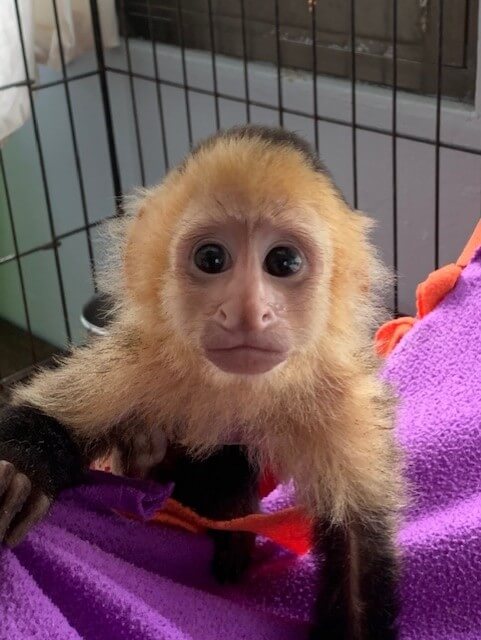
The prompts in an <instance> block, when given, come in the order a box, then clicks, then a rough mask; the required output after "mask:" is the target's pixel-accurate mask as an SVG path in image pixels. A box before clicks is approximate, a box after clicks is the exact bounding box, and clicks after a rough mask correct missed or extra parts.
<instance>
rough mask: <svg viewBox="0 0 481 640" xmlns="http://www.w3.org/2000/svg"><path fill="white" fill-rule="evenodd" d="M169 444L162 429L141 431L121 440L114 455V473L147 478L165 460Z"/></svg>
mask: <svg viewBox="0 0 481 640" xmlns="http://www.w3.org/2000/svg"><path fill="white" fill-rule="evenodd" d="M167 444H168V442H167V438H166V436H165V434H164V432H163V431H162V430H161V429H155V430H139V431H138V432H134V433H132V434H131V435H128V436H125V437H123V438H120V440H119V442H118V443H117V447H116V450H115V451H114V453H113V455H112V471H113V472H114V473H117V474H118V475H125V476H128V477H131V478H146V477H148V476H149V474H150V472H151V471H152V469H154V467H156V466H157V465H159V464H160V463H161V462H162V461H163V460H164V458H165V454H166V452H167Z"/></svg>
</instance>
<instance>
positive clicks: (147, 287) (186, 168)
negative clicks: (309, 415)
mask: <svg viewBox="0 0 481 640" xmlns="http://www.w3.org/2000/svg"><path fill="white" fill-rule="evenodd" d="M368 226H369V225H368V223H367V221H366V218H364V217H363V216H361V215H360V214H358V213H355V212H353V211H352V210H351V209H350V208H349V206H348V205H347V204H346V202H345V201H344V199H343V198H342V196H341V195H340V193H339V191H338V190H337V188H336V187H335V186H334V185H333V183H332V181H331V179H330V177H329V175H328V174H327V172H326V171H325V170H324V168H323V167H322V165H321V164H320V163H319V161H318V160H317V159H316V157H315V156H314V154H313V153H312V152H311V150H310V149H309V147H308V146H307V145H306V144H305V143H304V142H303V141H302V140H300V139H299V138H297V136H294V135H293V134H290V133H287V132H284V131H282V130H276V129H267V128H263V127H255V126H249V127H243V128H235V129H231V130H229V131H226V132H223V133H221V134H217V135H216V136H214V137H212V138H210V139H208V140H207V141H206V142H204V143H203V144H201V145H200V146H199V147H197V149H195V150H194V152H193V153H192V154H191V155H190V156H189V157H188V158H187V159H186V161H185V162H184V163H183V164H182V165H181V166H180V167H178V168H177V169H175V170H173V171H172V172H171V173H170V174H169V175H168V176H167V178H166V180H165V181H164V183H163V184H162V185H161V186H160V187H158V188H156V189H154V190H152V191H150V192H148V193H147V194H146V195H145V197H143V199H142V200H141V201H140V203H138V204H137V209H136V215H135V216H134V218H133V221H132V223H131V224H130V226H129V229H128V234H127V244H126V249H125V274H126V282H127V291H128V295H129V298H130V299H131V301H133V302H134V304H135V306H136V307H137V309H138V311H139V313H138V316H139V317H141V318H142V323H143V325H144V327H146V328H147V331H148V332H149V333H150V335H152V336H158V339H159V344H160V343H161V344H162V347H163V348H168V347H169V346H170V347H171V348H172V354H175V353H176V352H177V353H178V352H179V351H178V350H179V349H180V350H181V353H182V355H183V362H185V358H184V356H187V358H188V362H190V363H191V366H192V367H197V368H198V367H199V366H200V367H206V368H207V371H206V374H207V373H209V374H210V375H212V373H214V372H215V373H217V374H218V375H220V376H221V377H222V376H223V377H224V378H226V379H228V378H230V379H232V377H237V378H238V377H239V376H241V377H243V378H246V377H250V378H251V379H252V380H255V379H256V380H257V381H259V376H264V377H265V376H266V374H267V375H273V374H276V372H280V371H284V372H286V371H287V372H288V371H289V369H290V368H294V369H296V368H298V367H299V366H300V363H301V362H302V363H304V364H303V366H305V362H306V357H307V360H308V359H309V354H310V353H312V354H315V357H316V358H317V359H318V358H319V356H320V355H322V349H323V348H324V349H326V348H327V349H328V348H329V342H330V340H332V339H333V338H334V337H336V338H339V334H343V335H344V336H345V340H346V341H349V336H350V335H351V329H353V328H354V326H356V327H357V325H358V323H359V320H360V318H359V317H357V316H365V315H366V314H365V309H364V310H363V304H364V307H366V304H365V301H366V300H367V298H368V295H369V294H368V291H367V289H368V284H369V285H371V284H372V282H370V283H368V279H369V280H372V278H373V274H372V265H373V264H374V262H373V260H372V256H373V252H372V249H371V247H370V245H369V244H368V242H367V240H366V230H367V228H368ZM367 307H369V304H368V305H367ZM352 333H353V334H354V333H355V331H352ZM334 334H338V335H336V336H334ZM172 357H174V355H173V356H172Z"/></svg>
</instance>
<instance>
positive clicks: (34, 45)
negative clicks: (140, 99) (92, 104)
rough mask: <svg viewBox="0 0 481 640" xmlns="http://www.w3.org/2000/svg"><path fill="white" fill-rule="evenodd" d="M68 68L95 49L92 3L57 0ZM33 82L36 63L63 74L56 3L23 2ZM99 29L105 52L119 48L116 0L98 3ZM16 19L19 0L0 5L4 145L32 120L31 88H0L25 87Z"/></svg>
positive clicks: (0, 119) (0, 115) (0, 122)
mask: <svg viewBox="0 0 481 640" xmlns="http://www.w3.org/2000/svg"><path fill="white" fill-rule="evenodd" d="M56 2H57V13H58V21H59V28H60V35H61V39H62V44H63V52H64V58H65V62H66V63H67V64H68V63H69V62H71V61H72V60H74V59H75V58H76V57H78V56H80V55H82V54H83V53H85V52H86V51H89V50H90V49H92V48H93V46H94V40H93V33H92V19H91V14H90V3H89V0H56ZM18 8H19V11H20V15H21V24H22V33H23V40H24V45H25V53H26V57H27V63H28V70H29V77H30V80H31V81H33V80H34V79H35V74H36V72H35V63H40V64H46V65H48V66H50V67H53V68H54V69H60V68H61V62H60V47H59V39H58V34H57V27H56V23H55V14H54V10H53V0H18ZM98 8H99V16H100V24H101V29H102V38H103V43H104V46H105V47H106V48H110V47H116V46H118V45H119V34H118V25H117V15H116V12H115V0H99V2H98ZM25 79H26V75H25V65H24V60H23V57H22V48H21V43H20V36H19V29H18V20H17V14H16V11H15V2H14V0H0V142H1V141H2V140H4V139H5V138H6V137H7V136H8V135H10V134H11V133H13V131H15V130H16V129H18V127H20V126H21V125H22V124H23V123H24V122H25V121H26V120H27V119H28V118H29V117H30V104H29V97H28V91H27V89H26V87H12V88H10V89H2V88H1V87H3V86H6V85H10V84H14V83H18V82H24V81H25Z"/></svg>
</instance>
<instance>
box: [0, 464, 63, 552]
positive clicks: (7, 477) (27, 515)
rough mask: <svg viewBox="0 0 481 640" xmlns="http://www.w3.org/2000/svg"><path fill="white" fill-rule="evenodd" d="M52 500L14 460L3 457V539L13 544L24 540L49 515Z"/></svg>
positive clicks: (0, 521)
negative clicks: (20, 469) (8, 460)
mask: <svg viewBox="0 0 481 640" xmlns="http://www.w3.org/2000/svg"><path fill="white" fill-rule="evenodd" d="M51 502H52V500H51V499H50V498H49V497H48V496H47V494H45V493H44V492H43V491H41V490H40V489H38V488H36V487H35V486H33V485H32V483H31V481H30V480H29V479H28V477H27V476H26V475H25V474H24V473H21V472H20V471H18V470H17V469H16V468H15V467H14V465H13V464H12V463H11V462H7V461H6V460H1V461H0V541H4V542H5V544H7V545H8V546H9V547H15V546H16V545H17V544H19V543H20V542H22V540H23V539H24V538H25V536H26V535H27V533H28V532H29V531H30V529H31V528H32V527H33V526H34V525H35V524H36V523H37V522H39V520H41V519H42V518H43V517H44V516H45V515H46V513H47V511H48V509H49V507H50V504H51Z"/></svg>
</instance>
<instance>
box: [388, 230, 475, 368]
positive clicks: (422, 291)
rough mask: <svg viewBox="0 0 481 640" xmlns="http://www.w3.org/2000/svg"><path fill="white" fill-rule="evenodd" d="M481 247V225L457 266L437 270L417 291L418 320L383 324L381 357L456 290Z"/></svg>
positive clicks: (406, 319) (397, 320)
mask: <svg viewBox="0 0 481 640" xmlns="http://www.w3.org/2000/svg"><path fill="white" fill-rule="evenodd" d="M480 246H481V221H480V222H478V224H477V225H476V228H475V229H474V231H473V233H472V235H471V237H470V239H469V240H468V242H467V244H466V246H465V247H464V249H463V251H462V253H461V255H460V256H459V258H458V260H457V261H456V264H448V265H446V266H444V267H441V268H440V269H436V271H433V272H432V273H430V274H429V276H428V277H427V278H426V280H425V281H424V282H421V284H419V285H418V287H417V289H416V310H417V314H416V317H415V318H411V317H405V318H396V319H395V320H390V321H389V322H386V323H384V324H383V325H382V326H381V327H380V328H379V329H378V331H377V333H376V349H377V352H378V354H379V355H380V356H383V357H386V356H388V355H389V354H390V353H391V351H392V350H393V349H394V347H395V346H396V345H397V344H398V343H399V342H400V341H401V339H402V338H403V337H404V336H405V335H406V333H407V332H408V331H409V329H411V327H412V326H413V325H414V324H415V323H416V322H417V321H418V320H420V319H421V318H424V316H425V315H427V314H428V313H429V312H430V311H432V310H433V309H435V308H436V307H437V305H438V304H439V303H440V302H441V300H442V299H443V298H444V297H445V296H446V294H448V293H449V292H450V291H451V290H452V289H453V288H454V286H455V284H456V282H457V281H458V278H459V276H460V275H461V273H462V270H463V269H464V267H465V266H466V265H467V264H468V263H469V262H470V261H471V259H472V257H473V256H474V253H475V251H476V249H477V248H478V247H480Z"/></svg>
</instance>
